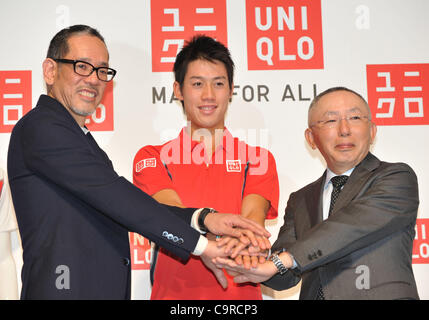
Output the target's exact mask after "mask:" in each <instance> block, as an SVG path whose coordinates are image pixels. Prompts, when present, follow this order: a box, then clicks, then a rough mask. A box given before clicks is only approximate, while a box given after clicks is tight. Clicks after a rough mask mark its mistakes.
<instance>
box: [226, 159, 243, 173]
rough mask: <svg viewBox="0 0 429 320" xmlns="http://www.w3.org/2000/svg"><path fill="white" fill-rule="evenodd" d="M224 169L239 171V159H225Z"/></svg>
mask: <svg viewBox="0 0 429 320" xmlns="http://www.w3.org/2000/svg"><path fill="white" fill-rule="evenodd" d="M226 171H228V172H241V162H240V160H226Z"/></svg>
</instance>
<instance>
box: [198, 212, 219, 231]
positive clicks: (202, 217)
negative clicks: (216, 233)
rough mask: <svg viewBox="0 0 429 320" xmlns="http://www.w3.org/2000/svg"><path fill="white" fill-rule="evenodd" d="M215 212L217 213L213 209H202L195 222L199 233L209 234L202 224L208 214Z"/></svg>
mask: <svg viewBox="0 0 429 320" xmlns="http://www.w3.org/2000/svg"><path fill="white" fill-rule="evenodd" d="M215 212H217V211H216V210H215V209H213V208H203V210H201V211H200V214H199V215H198V220H197V221H198V228H200V230H201V232H204V233H207V232H209V229H207V227H206V225H205V224H204V220H205V219H206V217H207V215H208V214H209V213H215Z"/></svg>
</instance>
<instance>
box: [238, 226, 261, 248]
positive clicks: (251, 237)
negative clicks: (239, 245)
mask: <svg viewBox="0 0 429 320" xmlns="http://www.w3.org/2000/svg"><path fill="white" fill-rule="evenodd" d="M242 233H243V235H244V236H241V237H240V241H241V242H243V243H245V241H247V244H249V240H250V243H252V245H253V246H255V247H257V246H258V240H257V239H256V236H255V234H254V233H253V232H252V231H250V230H242ZM246 238H247V239H246Z"/></svg>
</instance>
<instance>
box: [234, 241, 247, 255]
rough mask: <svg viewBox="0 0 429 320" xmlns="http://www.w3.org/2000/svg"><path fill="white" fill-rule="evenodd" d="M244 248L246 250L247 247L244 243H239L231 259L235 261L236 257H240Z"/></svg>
mask: <svg viewBox="0 0 429 320" xmlns="http://www.w3.org/2000/svg"><path fill="white" fill-rule="evenodd" d="M244 248H246V245H245V244H243V243H242V242H239V243H238V244H237V246H235V248H234V250H233V251H232V253H231V258H233V259H234V258H235V257H236V256H238V255H239V254H240V252H241V251H243V249H244Z"/></svg>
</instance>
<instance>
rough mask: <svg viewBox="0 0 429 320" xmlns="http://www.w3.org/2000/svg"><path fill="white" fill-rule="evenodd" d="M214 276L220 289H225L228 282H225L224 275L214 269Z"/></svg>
mask: <svg viewBox="0 0 429 320" xmlns="http://www.w3.org/2000/svg"><path fill="white" fill-rule="evenodd" d="M212 271H213V273H214V275H215V276H216V279H217V281H218V282H219V284H220V285H221V286H222V288H224V289H226V288H227V287H228V280H226V277H225V273H224V272H223V270H222V269H214V270H212Z"/></svg>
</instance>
